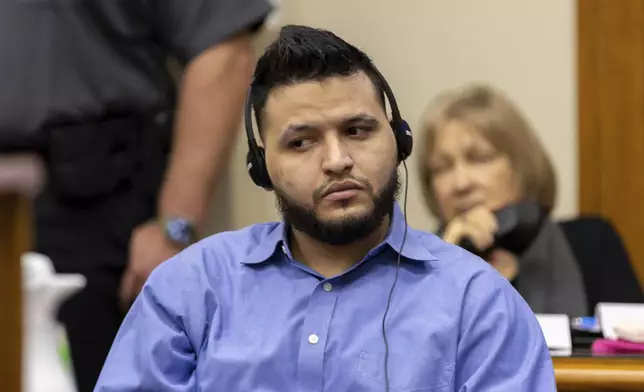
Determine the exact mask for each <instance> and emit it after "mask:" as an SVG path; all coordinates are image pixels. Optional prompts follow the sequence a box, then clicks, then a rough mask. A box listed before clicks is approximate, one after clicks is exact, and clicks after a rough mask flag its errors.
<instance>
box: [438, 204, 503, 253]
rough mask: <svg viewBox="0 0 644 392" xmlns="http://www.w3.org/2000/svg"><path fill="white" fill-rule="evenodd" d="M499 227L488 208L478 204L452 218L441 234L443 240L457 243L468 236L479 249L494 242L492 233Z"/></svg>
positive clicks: (482, 249) (481, 249)
mask: <svg viewBox="0 0 644 392" xmlns="http://www.w3.org/2000/svg"><path fill="white" fill-rule="evenodd" d="M498 229H499V224H498V221H497V220H496V216H494V214H493V213H492V211H490V210H489V209H487V208H485V207H483V206H478V207H474V208H472V209H471V210H469V211H467V212H466V213H464V214H462V215H459V216H457V217H456V218H454V219H452V221H451V222H449V224H448V225H447V227H446V229H445V232H444V234H443V240H445V241H447V242H450V243H452V244H456V245H458V244H459V243H460V242H461V241H462V240H463V239H464V238H469V240H470V241H472V244H473V245H474V246H475V247H476V248H477V249H478V250H480V251H484V250H486V249H488V248H489V247H490V246H492V244H493V243H494V234H495V233H496V232H497V230H498Z"/></svg>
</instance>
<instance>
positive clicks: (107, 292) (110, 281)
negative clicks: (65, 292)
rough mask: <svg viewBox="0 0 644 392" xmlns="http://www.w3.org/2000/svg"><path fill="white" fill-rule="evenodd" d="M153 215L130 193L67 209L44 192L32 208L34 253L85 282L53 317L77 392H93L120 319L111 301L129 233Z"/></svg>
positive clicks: (143, 197) (145, 198)
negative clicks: (64, 338)
mask: <svg viewBox="0 0 644 392" xmlns="http://www.w3.org/2000/svg"><path fill="white" fill-rule="evenodd" d="M154 213H155V197H154V195H150V194H149V193H147V194H146V193H145V192H143V191H139V190H137V189H136V188H132V187H126V188H121V189H117V190H115V191H114V192H113V193H112V194H109V195H105V196H102V197H100V198H98V199H93V200H84V201H82V202H69V203H65V202H62V201H60V200H58V199H57V198H56V197H54V196H53V195H52V194H51V192H49V191H48V190H45V191H44V192H42V194H41V195H40V196H39V197H38V198H37V200H36V202H35V218H36V222H35V223H36V224H35V250H36V251H37V252H40V253H43V254H45V255H47V256H49V257H50V258H51V259H52V261H53V263H54V266H55V268H56V270H57V271H58V272H61V273H80V274H83V275H85V277H86V278H87V286H86V287H85V289H84V290H83V291H81V292H79V293H78V294H76V295H74V296H73V297H72V298H70V299H69V300H68V301H67V302H66V303H64V304H63V305H62V307H61V309H60V313H59V319H60V321H62V323H63V324H64V325H65V327H66V329H67V335H68V339H69V344H70V348H71V356H72V361H73V365H74V372H75V376H76V382H77V387H78V391H79V392H91V391H92V390H93V388H94V386H95V384H96V381H97V379H98V376H99V374H100V371H101V369H102V366H103V363H104V362H105V358H106V356H107V354H108V352H109V349H110V347H111V345H112V342H113V340H114V337H115V336H116V333H117V331H118V328H119V326H120V324H121V321H122V319H123V316H124V314H123V312H122V311H121V309H119V305H118V297H117V296H118V288H119V283H120V280H121V276H122V275H123V271H124V269H125V266H126V264H127V260H128V248H129V241H130V236H131V233H132V229H133V228H134V227H136V226H137V225H138V224H140V223H142V222H144V221H146V220H148V219H150V218H152V216H153V215H154Z"/></svg>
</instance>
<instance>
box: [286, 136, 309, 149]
mask: <svg viewBox="0 0 644 392" xmlns="http://www.w3.org/2000/svg"><path fill="white" fill-rule="evenodd" d="M311 142H312V141H311V139H295V140H292V141H291V142H289V143H288V147H289V148H292V149H294V150H301V149H304V148H306V147H308V146H309V145H310V144H311Z"/></svg>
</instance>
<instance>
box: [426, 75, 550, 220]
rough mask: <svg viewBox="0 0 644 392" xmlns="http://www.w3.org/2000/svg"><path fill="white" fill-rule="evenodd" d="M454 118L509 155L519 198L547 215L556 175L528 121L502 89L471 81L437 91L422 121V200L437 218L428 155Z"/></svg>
mask: <svg viewBox="0 0 644 392" xmlns="http://www.w3.org/2000/svg"><path fill="white" fill-rule="evenodd" d="M453 120H457V121H461V122H463V123H465V124H467V125H468V126H471V127H472V128H473V129H476V130H477V131H479V132H480V133H481V135H483V137H484V138H485V139H486V140H488V141H489V142H490V143H491V144H492V145H493V146H494V148H496V149H497V150H498V151H499V152H501V153H503V154H506V155H507V156H508V157H509V159H510V162H511V164H512V167H513V168H514V171H515V173H516V174H517V178H518V180H519V182H520V189H521V194H522V198H523V200H531V201H535V202H536V203H538V204H539V205H540V206H541V207H542V208H544V209H545V210H546V211H547V212H548V213H550V212H551V211H552V208H553V207H554V204H555V198H556V193H557V189H556V188H557V186H556V176H555V172H554V169H553V167H552V163H551V161H550V159H549V158H548V154H547V153H546V150H545V149H544V147H543V145H542V143H541V141H540V140H539V138H538V137H537V135H536V133H535V132H534V130H533V128H532V125H531V124H530V123H529V122H528V120H527V119H526V118H525V116H524V115H523V114H522V113H521V112H520V111H519V109H518V108H517V107H516V106H515V105H514V104H513V103H512V102H511V101H510V100H509V99H508V98H507V97H506V96H505V95H503V94H502V93H501V92H500V91H498V90H496V89H494V88H492V87H491V86H487V85H482V84H472V85H468V86H465V87H462V88H459V89H456V90H451V91H447V92H444V93H442V94H440V95H439V96H438V97H436V98H435V99H434V100H432V101H431V102H430V104H429V106H428V107H427V108H426V109H425V112H424V113H423V116H422V119H421V123H420V138H419V139H420V140H419V141H420V144H419V150H420V153H419V154H418V155H417V156H418V163H419V171H418V172H419V174H420V182H421V186H422V189H423V194H424V196H425V201H426V203H427V205H428V206H429V209H430V211H431V212H432V213H433V214H434V215H435V216H437V217H441V216H442V214H441V213H440V210H439V207H438V203H437V201H436V197H435V194H434V190H433V188H432V182H433V178H432V172H431V170H429V167H428V164H427V154H431V153H432V151H433V149H434V143H435V139H436V132H437V130H438V129H440V128H441V127H443V126H444V125H445V124H447V123H448V122H450V121H453Z"/></svg>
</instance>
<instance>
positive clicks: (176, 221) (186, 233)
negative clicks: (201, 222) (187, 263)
mask: <svg viewBox="0 0 644 392" xmlns="http://www.w3.org/2000/svg"><path fill="white" fill-rule="evenodd" d="M166 233H167V235H168V237H169V238H170V239H171V240H172V241H175V242H178V243H180V244H189V243H190V241H191V240H192V226H191V225H190V223H189V222H188V221H187V220H185V219H180V218H173V219H169V220H168V221H167V223H166Z"/></svg>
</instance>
